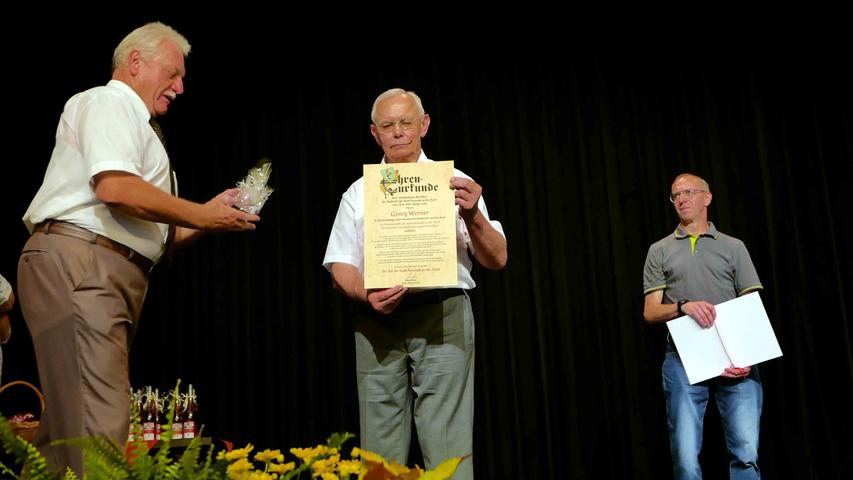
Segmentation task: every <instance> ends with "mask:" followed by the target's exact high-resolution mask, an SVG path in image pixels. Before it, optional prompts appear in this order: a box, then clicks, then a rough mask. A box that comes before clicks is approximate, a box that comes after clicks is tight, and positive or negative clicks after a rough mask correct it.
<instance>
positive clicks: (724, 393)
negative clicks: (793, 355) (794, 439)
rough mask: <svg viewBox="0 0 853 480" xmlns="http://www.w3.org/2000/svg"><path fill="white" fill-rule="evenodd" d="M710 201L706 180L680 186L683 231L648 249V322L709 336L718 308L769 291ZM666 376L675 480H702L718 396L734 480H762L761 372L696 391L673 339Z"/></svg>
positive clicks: (681, 179) (747, 370) (731, 373)
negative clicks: (684, 319) (692, 327)
mask: <svg viewBox="0 0 853 480" xmlns="http://www.w3.org/2000/svg"><path fill="white" fill-rule="evenodd" d="M711 198H712V194H711V190H710V187H709V186H708V182H706V181H705V180H703V179H701V178H699V177H697V176H695V175H691V174H686V173H685V174H681V175H679V176H678V177H676V178H675V181H674V182H673V184H672V190H671V194H670V196H669V199H670V201H671V202H672V203H673V205H674V206H675V211H676V213H677V214H678V217H679V220H680V222H679V225H678V226H677V227H676V229H675V232H674V233H672V234H670V235H668V236H666V237H664V238H663V239H661V240H659V241H658V242H656V243H654V244H653V245H652V246H651V247H650V248H649V252H648V255H647V257H646V263H645V268H644V270H643V293H644V294H645V307H644V309H643V317H644V318H645V320H646V321H647V322H649V323H663V322H666V321H668V320H672V319H674V318H676V317H681V316H683V315H689V316H690V317H691V318H692V319H693V320H694V321H695V322H696V323H697V324H698V325H700V326H701V327H703V328H710V327H712V326H713V325H714V321H715V318H716V310H715V308H714V305H717V304H720V303H722V302H725V301H727V300H731V299H733V298H736V297H739V296H741V295H744V294H746V293H749V292H751V291H754V290H757V289H761V288H762V286H761V282H760V281H759V279H758V274H757V273H756V271H755V267H754V266H753V264H752V260H751V259H750V256H749V252H747V250H746V246H745V245H744V243H743V242H742V241H740V240H738V239H736V238H734V237H730V236H728V235H725V234H723V233H721V232H719V231H717V229H716V227H715V226H714V224H713V223H711V222H708V205H710V204H711ZM662 373H663V387H664V394H665V396H666V413H667V424H668V426H669V436H670V453H671V454H672V460H673V473H674V476H675V478H677V479H682V478H684V479H686V478H702V470H701V467H700V465H699V452H700V450H701V447H702V424H703V418H704V416H705V407H706V405H707V403H708V396H709V393H710V392H712V391H713V392H714V395H715V398H716V401H717V407H718V409H719V411H720V417H721V419H722V422H723V430H724V433H725V437H726V447H727V450H728V453H729V457H730V462H729V471H730V474H731V478H737V479H753V478H754V479H758V478H760V477H761V475H760V472H759V469H758V436H759V424H760V419H761V407H762V402H763V391H762V387H761V380H760V378H759V376H758V367H756V366H751V367H750V366H743V367H742V368H737V367H734V366H730V367H728V368H725V369H724V370H723V371H722V372H720V373H719V375H720V376H719V377H716V378H712V379H710V380H706V381H703V382H699V383H696V384H695V385H691V384H690V382H689V381H688V378H687V374H686V373H685V370H684V365H683V364H682V361H681V358H680V357H679V354H678V351H677V350H676V348H675V346H674V345H673V342H672V340H671V339H669V341H668V344H667V348H666V358H665V359H664V362H663V367H662Z"/></svg>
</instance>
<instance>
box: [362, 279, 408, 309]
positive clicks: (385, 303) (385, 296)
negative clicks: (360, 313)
mask: <svg viewBox="0 0 853 480" xmlns="http://www.w3.org/2000/svg"><path fill="white" fill-rule="evenodd" d="M408 291H409V290H408V289H407V288H406V287H404V286H402V285H397V286H396V287H391V288H387V289H383V290H379V289H370V290H367V303H368V304H369V305H370V308H372V309H373V310H374V311H376V312H379V313H381V314H383V315H390V314H391V313H392V312H394V310H395V309H396V308H397V307H398V306H400V302H402V301H403V297H404V296H406V292H408Z"/></svg>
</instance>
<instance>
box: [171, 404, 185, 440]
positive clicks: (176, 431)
mask: <svg viewBox="0 0 853 480" xmlns="http://www.w3.org/2000/svg"><path fill="white" fill-rule="evenodd" d="M169 395H170V396H171V397H172V398H174V399H175V415H174V416H173V417H172V440H180V439H182V438H184V418H183V412H184V408H183V405H182V404H181V394H180V393H179V394H177V395H175V392H171V393H170V394H169ZM170 401H171V400H170Z"/></svg>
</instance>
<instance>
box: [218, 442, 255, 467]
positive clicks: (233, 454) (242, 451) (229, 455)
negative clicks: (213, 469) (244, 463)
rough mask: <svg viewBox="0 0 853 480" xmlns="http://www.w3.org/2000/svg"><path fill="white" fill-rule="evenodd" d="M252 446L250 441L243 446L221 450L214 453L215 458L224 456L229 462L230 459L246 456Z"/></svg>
mask: <svg viewBox="0 0 853 480" xmlns="http://www.w3.org/2000/svg"><path fill="white" fill-rule="evenodd" d="M253 448H255V447H253V446H252V444H251V443H250V444H248V445H246V446H245V447H243V448H238V449H235V450H231V451H230V452H226V451H224V450H223V451H220V452H219V453H218V454H217V455H216V459H217V460H222V459H223V458H224V459H225V460H228V461H229V462H230V461H231V460H236V459H238V458H248V457H249V452H251V451H252V449H253Z"/></svg>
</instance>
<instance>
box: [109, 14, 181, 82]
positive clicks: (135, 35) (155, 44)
mask: <svg viewBox="0 0 853 480" xmlns="http://www.w3.org/2000/svg"><path fill="white" fill-rule="evenodd" d="M165 40H169V41H172V42H174V44H175V45H177V47H178V48H179V49H180V50H181V53H183V54H184V57H186V56H187V55H189V54H190V44H189V42H187V39H186V38H184V36H183V35H181V34H180V33H178V32H177V31H175V29H173V28H172V27H170V26H168V25H166V24H164V23H161V22H151V23H146V24H145V25H143V26H141V27H139V28H137V29H136V30H134V31H132V32H130V33H129V34H128V35H127V36H126V37H124V40H122V41H121V43H119V44H118V46H117V47H116V49H115V52H113V71H116V70H117V69H119V68H121V67H124V66H125V64H126V63H127V57H128V55H130V52H132V51H133V50H139V53H140V54H141V55H142V58H144V59H146V60H151V59H154V58H156V57H157V55H159V54H160V49H159V47H160V44H161V43H163V41H165Z"/></svg>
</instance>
